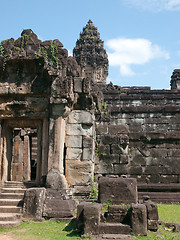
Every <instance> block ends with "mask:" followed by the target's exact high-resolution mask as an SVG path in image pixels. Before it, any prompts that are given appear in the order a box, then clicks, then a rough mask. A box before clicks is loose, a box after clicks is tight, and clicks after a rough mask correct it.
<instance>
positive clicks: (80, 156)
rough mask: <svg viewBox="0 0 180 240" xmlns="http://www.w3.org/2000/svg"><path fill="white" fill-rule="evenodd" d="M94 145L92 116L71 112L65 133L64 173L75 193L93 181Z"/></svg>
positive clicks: (88, 112) (82, 111) (82, 112)
mask: <svg viewBox="0 0 180 240" xmlns="http://www.w3.org/2000/svg"><path fill="white" fill-rule="evenodd" d="M94 143H95V126H94V114H92V113H91V112H90V111H85V110H73V111H72V112H71V113H70V114H69V117H68V124H67V131H66V141H65V146H66V153H65V162H66V165H65V172H66V178H67V181H68V183H69V184H70V186H71V187H74V189H75V191H76V192H78V191H83V186H88V185H90V184H91V182H92V181H93V177H94V149H95V147H94V145H95V144H94ZM87 190H88V189H87Z"/></svg>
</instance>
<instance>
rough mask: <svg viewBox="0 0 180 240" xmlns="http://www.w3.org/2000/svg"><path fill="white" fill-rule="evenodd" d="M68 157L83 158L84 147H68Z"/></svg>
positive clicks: (72, 158)
mask: <svg viewBox="0 0 180 240" xmlns="http://www.w3.org/2000/svg"><path fill="white" fill-rule="evenodd" d="M66 159H69V160H81V159H82V149H81V148H67V150H66Z"/></svg>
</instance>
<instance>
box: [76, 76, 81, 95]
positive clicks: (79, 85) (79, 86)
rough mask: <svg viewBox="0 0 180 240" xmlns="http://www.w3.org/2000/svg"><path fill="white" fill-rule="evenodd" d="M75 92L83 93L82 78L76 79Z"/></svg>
mask: <svg viewBox="0 0 180 240" xmlns="http://www.w3.org/2000/svg"><path fill="white" fill-rule="evenodd" d="M74 92H77V93H81V92H82V78H80V77H76V78H74Z"/></svg>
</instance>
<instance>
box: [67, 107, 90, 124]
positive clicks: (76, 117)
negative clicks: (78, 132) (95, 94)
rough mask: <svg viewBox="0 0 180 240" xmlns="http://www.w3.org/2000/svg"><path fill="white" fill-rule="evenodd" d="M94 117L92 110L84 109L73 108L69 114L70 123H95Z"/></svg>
mask: <svg viewBox="0 0 180 240" xmlns="http://www.w3.org/2000/svg"><path fill="white" fill-rule="evenodd" d="M93 122H94V117H93V115H92V114H91V113H90V112H87V111H83V110H73V111H72V112H71V113H70V114H69V123H76V124H77V123H84V124H87V125H93Z"/></svg>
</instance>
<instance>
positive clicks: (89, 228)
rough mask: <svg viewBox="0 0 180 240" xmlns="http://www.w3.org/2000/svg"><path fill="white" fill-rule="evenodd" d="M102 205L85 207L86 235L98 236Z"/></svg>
mask: <svg viewBox="0 0 180 240" xmlns="http://www.w3.org/2000/svg"><path fill="white" fill-rule="evenodd" d="M100 214H101V205H100V204H87V205H85V206H84V234H85V235H90V234H93V235H98V234H99V224H100Z"/></svg>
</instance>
